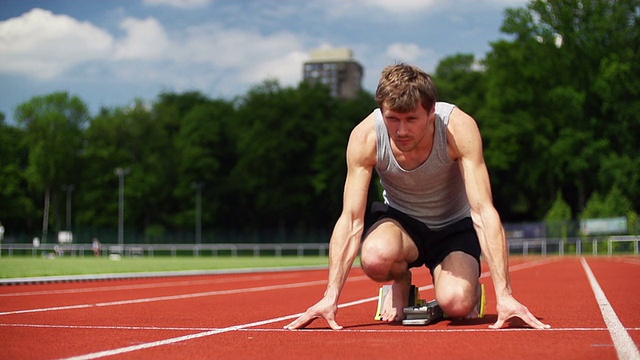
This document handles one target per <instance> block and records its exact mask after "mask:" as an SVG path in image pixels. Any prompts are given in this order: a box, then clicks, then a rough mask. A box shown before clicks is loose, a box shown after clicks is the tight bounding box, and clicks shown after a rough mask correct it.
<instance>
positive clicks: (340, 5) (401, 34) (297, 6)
mask: <svg viewBox="0 0 640 360" xmlns="http://www.w3.org/2000/svg"><path fill="white" fill-rule="evenodd" d="M526 2H527V1H526V0H449V1H443V0H235V1H233V0H48V1H42V0H41V1H30V0H0V111H1V112H3V113H4V114H5V115H6V117H7V120H8V121H9V122H11V121H12V120H13V112H14V109H15V107H16V106H17V105H18V104H20V103H23V102H25V101H28V100H29V99H30V98H31V97H33V96H38V95H45V94H48V93H51V92H54V91H68V92H69V93H71V94H72V95H78V96H79V97H80V98H82V99H83V100H84V101H85V102H86V103H87V105H89V108H90V110H91V113H92V115H95V114H96V113H97V111H98V110H99V109H100V107H102V106H106V107H113V106H128V105H131V104H133V102H134V100H135V99H136V98H141V99H144V100H149V101H153V100H155V99H156V98H157V95H158V94H159V93H160V92H162V91H174V92H183V91H187V90H198V91H201V92H202V93H203V94H205V95H207V96H209V97H211V98H225V99H232V98H233V97H234V96H237V95H243V94H244V93H245V92H246V91H247V90H248V89H249V88H250V87H252V86H255V85H256V84H259V83H260V82H262V81H263V80H265V79H273V78H277V79H278V80H279V81H280V83H281V84H282V85H285V86H289V85H291V86H295V85H297V84H298V82H299V81H300V80H301V78H302V64H303V63H304V61H306V60H307V59H309V55H310V52H311V50H313V49H318V48H344V47H347V48H350V49H352V50H353V54H354V58H355V60H357V61H358V62H360V63H361V64H362V65H363V67H364V69H365V77H364V81H363V86H364V87H365V89H367V90H369V91H372V92H373V90H374V89H375V86H376V84H377V80H378V75H379V73H380V71H381V70H382V68H383V67H384V66H385V65H387V64H390V63H394V62H397V61H405V62H409V63H412V64H415V65H418V66H420V67H422V68H423V69H425V70H427V71H429V72H432V71H433V70H435V67H436V65H437V64H438V62H439V61H440V60H441V59H442V58H444V57H447V56H451V55H454V54H457V53H470V54H475V55H476V56H478V57H479V58H482V57H484V55H485V54H486V53H487V52H488V51H490V49H491V47H490V42H492V41H495V40H498V39H499V38H505V37H506V35H504V34H501V33H500V31H499V29H500V26H501V25H502V21H503V18H504V10H505V9H506V8H507V7H522V6H525V4H526Z"/></svg>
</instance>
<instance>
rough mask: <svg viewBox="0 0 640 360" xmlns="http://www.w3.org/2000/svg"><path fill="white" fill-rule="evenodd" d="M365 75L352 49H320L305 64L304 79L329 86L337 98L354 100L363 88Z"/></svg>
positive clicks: (314, 51)
mask: <svg viewBox="0 0 640 360" xmlns="http://www.w3.org/2000/svg"><path fill="white" fill-rule="evenodd" d="M363 73H364V72H363V69H362V65H360V64H359V63H358V62H357V61H355V60H354V59H353V52H352V51H351V50H350V49H346V48H342V49H318V50H313V51H311V59H310V60H309V61H307V62H305V63H304V73H303V79H304V80H305V81H308V82H310V83H313V84H315V83H318V82H320V83H322V84H327V85H329V87H330V88H331V95H333V96H335V97H338V98H343V99H353V98H355V97H356V96H358V93H359V92H360V89H361V88H362V76H363Z"/></svg>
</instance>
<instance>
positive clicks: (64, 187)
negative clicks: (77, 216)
mask: <svg viewBox="0 0 640 360" xmlns="http://www.w3.org/2000/svg"><path fill="white" fill-rule="evenodd" d="M73 189H74V186H73V184H71V185H62V190H64V191H66V192H67V231H71V193H72V192H73Z"/></svg>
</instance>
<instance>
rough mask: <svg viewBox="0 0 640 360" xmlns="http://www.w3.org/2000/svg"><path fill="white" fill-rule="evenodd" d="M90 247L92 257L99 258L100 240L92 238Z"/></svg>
mask: <svg viewBox="0 0 640 360" xmlns="http://www.w3.org/2000/svg"><path fill="white" fill-rule="evenodd" d="M91 246H92V248H93V255H94V256H100V249H101V248H102V245H101V244H100V240H98V238H93V240H92V244H91Z"/></svg>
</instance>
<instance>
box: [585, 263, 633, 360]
mask: <svg viewBox="0 0 640 360" xmlns="http://www.w3.org/2000/svg"><path fill="white" fill-rule="evenodd" d="M580 262H581V263H582V267H583V268H584V272H585V273H586V274H587V278H588V279H589V284H590V285H591V289H592V290H593V293H594V295H595V296H596V300H597V301H598V305H599V306H600V312H602V317H603V318H604V322H605V324H607V328H608V329H609V334H610V335H611V339H613V345H614V346H615V348H616V352H617V353H618V358H619V359H625V360H626V359H634V360H636V359H640V351H638V347H637V346H636V344H635V343H634V342H633V339H632V338H631V336H630V335H629V333H628V332H627V330H625V328H624V325H622V322H621V321H620V319H619V318H618V315H616V312H615V311H614V310H613V307H612V306H611V304H610V303H609V300H607V297H606V295H605V294H604V291H602V288H601V287H600V284H598V280H596V277H595V275H593V272H592V271H591V267H589V264H588V263H587V260H585V259H584V257H581V258H580Z"/></svg>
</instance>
